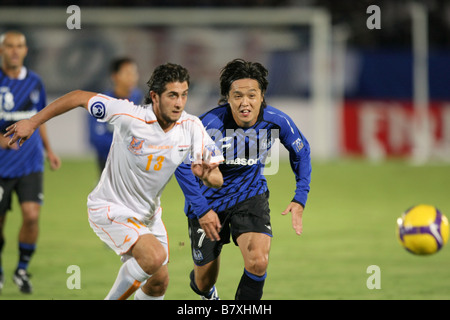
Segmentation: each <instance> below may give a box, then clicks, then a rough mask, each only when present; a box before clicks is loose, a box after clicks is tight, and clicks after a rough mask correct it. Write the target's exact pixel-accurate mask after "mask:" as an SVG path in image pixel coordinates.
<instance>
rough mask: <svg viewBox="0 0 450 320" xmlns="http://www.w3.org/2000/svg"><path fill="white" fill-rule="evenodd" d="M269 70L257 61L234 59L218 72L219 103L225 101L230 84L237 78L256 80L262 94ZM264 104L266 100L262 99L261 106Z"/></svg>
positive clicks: (266, 84)
mask: <svg viewBox="0 0 450 320" xmlns="http://www.w3.org/2000/svg"><path fill="white" fill-rule="evenodd" d="M268 74H269V72H268V71H267V69H266V68H265V67H264V66H263V65H262V64H261V63H259V62H250V61H245V60H243V59H234V60H233V61H230V62H228V64H227V65H226V66H225V67H224V68H223V69H222V71H221V72H220V95H221V97H220V100H219V104H222V103H226V102H227V100H228V94H229V92H230V89H231V84H232V83H233V82H234V81H236V80H239V79H253V80H256V81H258V84H259V89H261V92H262V94H264V93H265V92H266V90H267V86H268V85H269V81H268V80H267V76H268ZM265 106H266V101H265V100H264V99H263V102H262V107H265Z"/></svg>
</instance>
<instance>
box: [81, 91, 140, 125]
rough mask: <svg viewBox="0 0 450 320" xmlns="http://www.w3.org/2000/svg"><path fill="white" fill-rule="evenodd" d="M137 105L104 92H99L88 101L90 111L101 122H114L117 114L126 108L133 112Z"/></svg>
mask: <svg viewBox="0 0 450 320" xmlns="http://www.w3.org/2000/svg"><path fill="white" fill-rule="evenodd" d="M136 107H138V106H135V105H134V104H133V103H132V102H130V101H128V100H122V99H115V98H112V97H109V96H106V95H103V94H97V95H96V96H94V97H92V98H91V99H90V100H89V102H88V111H89V113H90V114H91V115H92V116H93V117H94V118H96V119H97V121H100V122H112V121H113V120H114V116H115V115H121V114H123V113H124V110H126V112H127V113H132V112H133V111H132V110H133V109H134V108H136Z"/></svg>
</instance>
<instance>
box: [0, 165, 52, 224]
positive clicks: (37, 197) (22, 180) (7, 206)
mask: <svg viewBox="0 0 450 320" xmlns="http://www.w3.org/2000/svg"><path fill="white" fill-rule="evenodd" d="M13 192H16V194H17V197H18V199H19V203H22V202H27V201H31V202H37V203H39V204H42V201H43V200H44V196H43V174H42V172H34V173H30V174H29V175H26V176H23V177H19V178H0V216H4V215H6V213H7V212H8V211H9V210H11V200H12V196H13Z"/></svg>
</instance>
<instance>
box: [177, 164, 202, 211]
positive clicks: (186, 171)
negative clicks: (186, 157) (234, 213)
mask: <svg viewBox="0 0 450 320" xmlns="http://www.w3.org/2000/svg"><path fill="white" fill-rule="evenodd" d="M175 177H176V179H177V181H178V184H179V185H180V188H181V190H182V191H183V193H184V197H185V206H186V207H185V210H184V211H185V212H186V214H187V213H189V212H193V213H194V214H195V216H196V217H197V218H200V217H202V216H203V215H204V214H206V213H207V212H208V211H209V210H211V206H210V205H209V204H208V200H207V199H206V198H205V197H204V196H203V195H202V192H201V190H200V184H199V183H200V182H199V179H197V177H195V176H194V174H193V173H192V171H191V166H190V165H189V164H186V163H182V164H181V165H179V166H178V168H177V170H176V171H175ZM188 207H191V208H190V209H191V210H189V208H188Z"/></svg>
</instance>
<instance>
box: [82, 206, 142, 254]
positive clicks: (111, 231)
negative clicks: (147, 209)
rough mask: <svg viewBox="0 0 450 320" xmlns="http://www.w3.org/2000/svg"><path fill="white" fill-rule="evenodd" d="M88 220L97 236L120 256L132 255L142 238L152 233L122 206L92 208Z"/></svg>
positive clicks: (130, 211) (89, 210) (132, 213)
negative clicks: (131, 252)
mask: <svg viewBox="0 0 450 320" xmlns="http://www.w3.org/2000/svg"><path fill="white" fill-rule="evenodd" d="M88 218H89V224H90V225H91V228H92V229H93V230H94V232H95V233H96V234H97V236H98V237H99V238H100V239H101V240H102V241H103V242H105V243H106V244H107V245H108V246H109V247H110V248H111V249H113V250H114V251H115V252H116V253H117V254H118V255H124V254H127V253H130V250H131V248H132V247H133V246H134V245H135V244H136V243H137V241H138V239H139V238H140V237H141V236H143V235H146V234H150V233H151V232H150V230H149V228H148V227H147V226H146V225H145V224H143V223H142V222H141V221H140V220H139V219H138V217H136V216H135V214H134V212H133V211H132V210H130V209H128V208H126V207H124V206H120V205H115V204H110V205H104V206H102V205H99V206H91V207H89V208H88Z"/></svg>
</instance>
